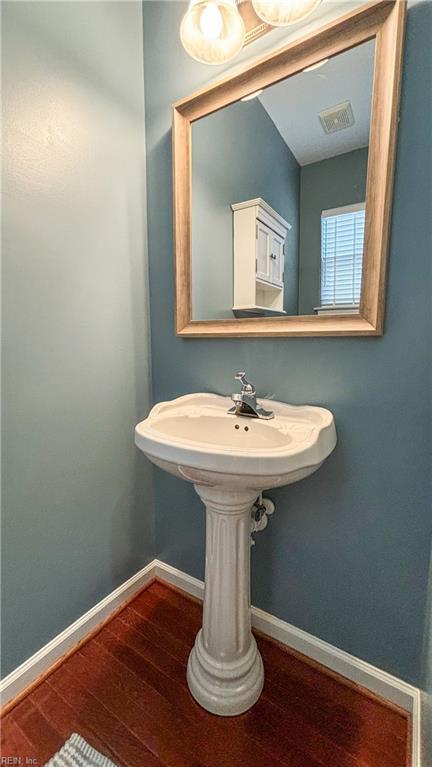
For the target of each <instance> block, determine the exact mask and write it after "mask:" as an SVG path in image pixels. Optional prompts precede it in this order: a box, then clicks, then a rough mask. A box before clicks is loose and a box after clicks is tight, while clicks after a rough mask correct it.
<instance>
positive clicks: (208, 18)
mask: <svg viewBox="0 0 432 767" xmlns="http://www.w3.org/2000/svg"><path fill="white" fill-rule="evenodd" d="M200 30H201V32H202V33H203V35H204V37H206V38H207V39H208V40H217V38H218V37H219V36H220V34H221V32H222V30H223V18H222V14H221V12H220V10H219V8H218V7H217V5H216V3H209V4H208V5H206V7H205V8H204V10H203V12H202V14H201V18H200Z"/></svg>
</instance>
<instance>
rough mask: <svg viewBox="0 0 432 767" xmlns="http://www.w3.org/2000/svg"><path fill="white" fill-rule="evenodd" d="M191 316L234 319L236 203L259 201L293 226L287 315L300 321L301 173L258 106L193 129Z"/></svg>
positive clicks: (237, 107) (236, 109)
mask: <svg viewBox="0 0 432 767" xmlns="http://www.w3.org/2000/svg"><path fill="white" fill-rule="evenodd" d="M192 190H193V197H192V238H193V239H192V274H193V278H192V316H193V319H194V320H206V319H216V318H217V319H224V318H230V319H232V318H233V313H232V307H233V302H234V279H233V277H234V272H233V214H232V210H231V207H230V206H231V203H233V202H241V201H243V200H252V199H254V198H256V197H262V198H263V199H264V200H265V201H266V202H268V204H269V205H271V206H272V207H273V208H274V209H275V210H276V211H277V212H278V213H280V215H281V216H283V217H284V218H285V219H286V220H287V221H288V222H289V223H290V224H291V226H292V229H291V230H290V232H289V233H288V237H287V240H286V254H285V291H284V309H285V311H286V312H287V313H288V314H297V305H298V238H299V234H298V232H299V229H298V211H299V198H300V166H299V164H298V163H297V160H296V159H295V157H294V155H293V154H292V152H291V151H290V150H289V148H288V146H287V145H286V144H285V141H284V140H283V138H282V136H281V135H280V133H279V131H278V130H277V128H276V126H275V124H274V122H273V121H272V120H271V118H270V117H269V115H268V114H267V112H266V110H265V109H264V107H263V106H262V104H261V103H260V102H259V101H258V99H253V100H252V101H246V102H238V103H236V104H231V105H230V106H229V107H226V108H225V109H221V110H220V111H219V112H215V113H213V114H211V115H209V116H208V117H205V118H204V119H202V120H198V121H197V122H196V123H194V124H193V125H192Z"/></svg>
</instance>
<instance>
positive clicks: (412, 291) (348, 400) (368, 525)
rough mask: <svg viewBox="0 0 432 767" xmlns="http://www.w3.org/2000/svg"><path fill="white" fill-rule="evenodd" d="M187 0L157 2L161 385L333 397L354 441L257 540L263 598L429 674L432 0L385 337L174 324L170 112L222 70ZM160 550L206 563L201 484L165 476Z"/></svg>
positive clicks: (147, 15) (419, 36)
mask: <svg viewBox="0 0 432 767" xmlns="http://www.w3.org/2000/svg"><path fill="white" fill-rule="evenodd" d="M183 11H184V4H181V3H177V2H149V3H144V50H145V85H146V128H147V130H146V138H147V160H148V163H147V178H148V195H149V196H148V214H149V255H150V287H151V293H152V295H153V296H154V297H155V298H154V300H153V301H152V303H151V319H152V340H153V347H152V365H153V398H154V400H155V401H156V400H164V399H168V398H172V397H176V396H178V395H180V394H184V393H186V392H193V391H209V390H213V391H216V392H221V393H222V392H223V393H228V392H231V391H232V390H233V388H234V382H233V373H234V371H236V370H239V369H240V368H242V369H245V370H247V372H248V374H249V376H250V378H251V379H252V380H253V381H254V383H256V385H257V387H258V391H259V392H260V393H261V395H271V396H273V397H275V398H276V399H280V400H285V401H287V402H292V403H304V402H306V403H311V404H323V405H325V406H327V407H329V408H330V409H331V410H332V411H333V412H334V414H335V417H336V423H337V428H338V434H339V443H338V446H337V448H336V450H335V452H334V453H333V454H332V456H331V457H330V458H329V460H328V461H327V462H326V464H325V465H324V466H323V468H322V469H321V470H320V471H319V472H318V473H317V474H315V475H314V476H312V477H310V478H308V479H307V480H305V481H304V482H300V483H298V484H295V485H291V486H289V487H287V488H285V489H281V490H279V491H277V492H274V493H272V496H273V497H274V499H275V500H276V503H277V511H276V514H275V515H274V517H272V520H271V523H270V525H269V526H268V528H267V530H266V531H265V532H264V533H263V534H262V535H260V536H259V540H258V542H257V545H256V546H255V547H254V550H253V554H252V570H253V576H252V580H253V584H252V585H253V601H254V603H255V604H257V605H259V606H261V607H263V608H265V609H266V610H269V611H270V612H272V613H274V614H276V615H278V616H280V617H281V618H283V619H286V620H288V621H290V622H291V623H294V624H295V625H296V626H299V627H300V628H303V629H306V630H307V631H310V632H312V633H313V634H315V635H317V636H319V637H321V638H322V639H325V640H327V641H329V642H332V643H333V644H335V645H337V646H338V647H341V648H343V649H345V650H347V651H348V652H351V653H354V654H355V655H357V656H359V657H361V658H364V659H366V660H368V661H370V662H372V663H374V664H376V665H378V666H380V667H381V668H384V669H387V670H389V671H391V672H393V673H395V674H397V675H399V676H401V677H403V678H405V679H407V680H410V681H412V682H414V683H418V682H420V676H421V647H422V640H423V629H424V621H425V606H426V596H427V575H428V560H429V549H430V540H431V534H432V514H431V510H430V499H429V487H430V486H429V483H428V475H429V474H430V468H431V467H430V450H431V444H430V426H429V423H430V421H429V415H430V412H429V410H430V391H431V378H430V349H431V341H432V338H431V334H432V333H431V331H432V322H431V312H430V277H431V274H430V272H431V262H430V253H431V228H432V227H431V189H430V170H431V168H430V159H431V158H430V143H429V142H430V135H431V124H430V123H431V109H430V77H431V71H432V61H431V57H432V48H431V45H430V39H431V30H432V24H431V14H432V5H431V4H430V3H427V2H424V3H420V4H419V5H416V6H414V7H413V8H412V9H411V10H410V11H409V13H408V25H407V39H406V55H405V63H404V77H403V88H402V104H401V120H400V126H399V146H398V152H397V163H396V186H395V199H394V210H393V224H392V237H391V248H390V250H391V252H390V270H389V284H388V300H387V317H386V329H385V335H384V336H383V337H382V338H316V339H313V338H312V339H311V338H308V339H278V340H271V339H262V340H257V339H255V340H254V339H251V340H247V339H233V340H221V339H212V340H199V339H195V340H194V339H182V338H176V337H175V336H174V334H173V324H174V321H173V294H174V286H173V271H172V232H171V223H172V221H171V193H172V189H171V184H172V182H171V125H170V120H171V114H170V106H171V103H172V102H173V101H175V100H176V99H178V98H180V97H183V96H186V95H187V94H188V93H190V92H191V91H192V90H194V89H196V88H197V87H199V86H201V85H203V84H204V83H205V82H206V81H209V79H210V78H211V77H214V76H215V75H217V72H218V70H217V69H214V68H210V67H206V66H205V65H200V64H198V63H196V62H194V61H193V60H192V59H191V58H189V57H188V56H187V54H186V53H185V52H184V51H183V50H182V48H181V45H180V42H179V38H178V28H179V22H180V17H181V15H182V13H183ZM156 509H157V514H156V546H157V552H158V556H159V557H160V558H161V559H164V560H165V561H167V562H170V563H172V564H173V565H176V566H178V567H180V568H182V569H184V570H186V571H188V572H189V573H191V574H193V575H195V576H199V577H201V576H202V575H203V563H204V513H203V508H202V505H201V503H200V501H199V499H198V497H197V496H196V494H195V493H194V490H193V488H192V486H191V485H189V484H188V483H186V482H183V483H182V482H181V481H179V480H176V479H174V478H173V477H170V476H168V475H166V474H162V473H161V472H157V477H156Z"/></svg>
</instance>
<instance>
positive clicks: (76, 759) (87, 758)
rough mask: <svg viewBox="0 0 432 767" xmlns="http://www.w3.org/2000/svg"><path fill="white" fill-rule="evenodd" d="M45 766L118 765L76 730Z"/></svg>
mask: <svg viewBox="0 0 432 767" xmlns="http://www.w3.org/2000/svg"><path fill="white" fill-rule="evenodd" d="M45 767H116V765H115V764H114V762H112V761H111V759H108V758H107V757H106V756H103V755H102V754H100V753H99V751H96V750H95V749H94V748H92V747H91V746H89V744H88V743H86V741H85V740H84V738H82V737H81V735H77V734H76V732H74V733H73V735H71V736H70V738H69V740H67V741H66V743H65V744H64V746H62V748H61V749H60V751H58V752H57V754H55V756H53V757H52V759H50V760H49V762H47V763H46V765H45Z"/></svg>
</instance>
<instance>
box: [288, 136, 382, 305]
mask: <svg viewBox="0 0 432 767" xmlns="http://www.w3.org/2000/svg"><path fill="white" fill-rule="evenodd" d="M367 158H368V150H367V148H364V149H356V150H355V151H354V152H347V153H346V154H341V155H339V156H338V157H331V158H330V159H329V160H321V162H313V163H311V164H310V165H304V166H303V167H302V169H301V172H300V244H299V291H298V296H299V302H298V305H299V314H313V311H314V307H315V306H319V304H320V278H321V271H320V264H321V213H322V211H323V210H330V209H331V208H339V207H340V206H342V205H354V203H357V202H364V200H365V197H366V176H367Z"/></svg>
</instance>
